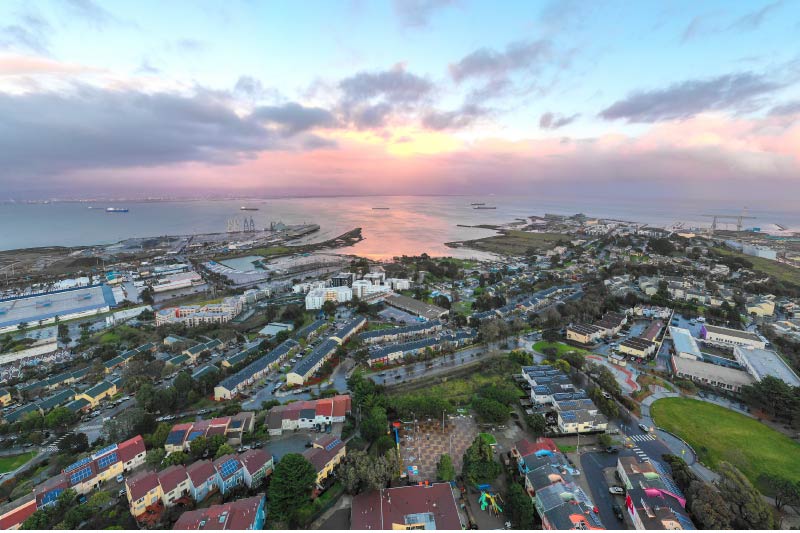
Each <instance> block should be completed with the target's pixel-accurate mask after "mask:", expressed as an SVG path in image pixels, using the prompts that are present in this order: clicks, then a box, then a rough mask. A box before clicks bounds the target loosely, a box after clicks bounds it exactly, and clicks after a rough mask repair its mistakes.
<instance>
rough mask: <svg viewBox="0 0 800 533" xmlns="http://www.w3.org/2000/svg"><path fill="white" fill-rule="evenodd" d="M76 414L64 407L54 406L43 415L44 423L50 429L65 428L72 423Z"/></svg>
mask: <svg viewBox="0 0 800 533" xmlns="http://www.w3.org/2000/svg"><path fill="white" fill-rule="evenodd" d="M76 418H77V416H76V415H75V413H73V412H72V411H70V410H69V409H67V408H66V407H56V408H55V409H53V410H52V411H50V412H49V413H47V415H46V416H45V417H44V425H45V427H48V428H50V429H65V428H67V427H68V426H69V425H71V424H73V423H74V422H75V420H76Z"/></svg>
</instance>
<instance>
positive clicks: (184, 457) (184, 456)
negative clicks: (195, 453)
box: [164, 452, 189, 466]
mask: <svg viewBox="0 0 800 533" xmlns="http://www.w3.org/2000/svg"><path fill="white" fill-rule="evenodd" d="M187 461H189V454H188V453H186V452H172V453H171V454H169V455H168V456H167V457H166V458H164V466H171V465H184V464H186V463H187Z"/></svg>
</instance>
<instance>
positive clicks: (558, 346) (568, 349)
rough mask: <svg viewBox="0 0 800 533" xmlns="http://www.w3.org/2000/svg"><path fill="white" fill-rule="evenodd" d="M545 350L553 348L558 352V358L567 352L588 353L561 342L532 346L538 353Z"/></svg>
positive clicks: (543, 342)
mask: <svg viewBox="0 0 800 533" xmlns="http://www.w3.org/2000/svg"><path fill="white" fill-rule="evenodd" d="M545 348H555V349H556V350H557V351H558V357H561V356H562V355H564V354H565V353H567V352H578V353H582V354H584V355H586V354H588V353H589V352H587V351H586V350H582V349H580V348H576V347H574V346H570V345H568V344H564V343H563V342H548V341H539V342H537V343H535V344H534V345H533V349H534V350H536V351H537V352H539V353H544V352H543V350H544V349H545Z"/></svg>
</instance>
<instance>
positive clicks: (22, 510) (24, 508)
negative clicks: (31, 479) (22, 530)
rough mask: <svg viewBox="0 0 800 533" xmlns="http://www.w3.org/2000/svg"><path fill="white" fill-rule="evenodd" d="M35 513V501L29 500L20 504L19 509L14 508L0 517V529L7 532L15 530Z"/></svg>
mask: <svg viewBox="0 0 800 533" xmlns="http://www.w3.org/2000/svg"><path fill="white" fill-rule="evenodd" d="M35 512H36V500H35V499H30V500H28V501H26V502H24V503H22V502H20V505H19V507H15V508H14V509H12V510H10V511H8V512H6V513H5V514H4V515H2V516H0V529H2V530H3V531H7V530H9V529H12V528H17V527H19V526H20V525H21V524H22V523H23V522H24V521H25V520H27V519H28V517H29V516H31V515H32V514H33V513H35Z"/></svg>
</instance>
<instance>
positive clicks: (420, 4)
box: [393, 0, 455, 28]
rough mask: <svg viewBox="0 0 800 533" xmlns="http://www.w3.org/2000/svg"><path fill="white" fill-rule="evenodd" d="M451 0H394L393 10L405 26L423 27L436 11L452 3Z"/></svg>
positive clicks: (428, 22)
mask: <svg viewBox="0 0 800 533" xmlns="http://www.w3.org/2000/svg"><path fill="white" fill-rule="evenodd" d="M454 3H455V2H454V1H453V0H394V3H393V5H394V12H395V14H396V15H397V17H398V19H399V20H400V24H401V25H402V26H404V27H406V28H423V27H426V26H428V24H430V20H431V17H432V16H433V14H434V13H435V12H436V11H439V10H441V9H444V8H445V7H448V6H451V5H453V4H454Z"/></svg>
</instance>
